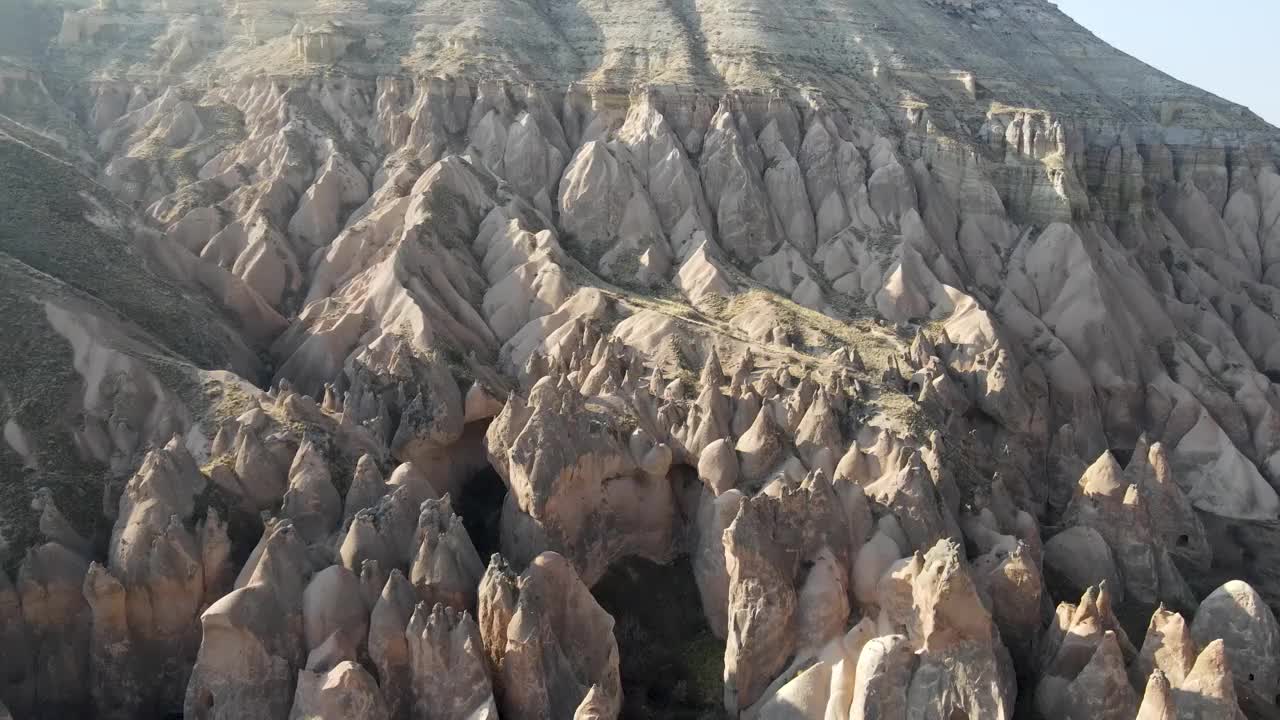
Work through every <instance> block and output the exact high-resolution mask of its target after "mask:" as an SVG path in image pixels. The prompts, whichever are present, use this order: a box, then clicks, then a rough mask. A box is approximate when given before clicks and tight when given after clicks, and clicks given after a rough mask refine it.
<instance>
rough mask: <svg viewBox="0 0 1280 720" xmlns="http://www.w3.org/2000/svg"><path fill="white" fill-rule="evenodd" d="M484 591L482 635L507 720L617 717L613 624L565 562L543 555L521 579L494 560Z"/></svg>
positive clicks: (618, 702) (619, 699)
mask: <svg viewBox="0 0 1280 720" xmlns="http://www.w3.org/2000/svg"><path fill="white" fill-rule="evenodd" d="M481 589H482V593H481V605H480V616H479V617H480V620H481V627H480V629H481V632H482V638H483V642H484V645H485V647H486V648H487V649H488V651H489V658H490V661H491V662H492V667H493V668H494V670H495V675H494V677H495V684H496V685H497V687H498V694H497V698H498V707H499V708H500V709H501V711H502V713H503V715H504V716H505V715H513V716H516V717H529V718H556V717H578V716H579V714H581V717H601V718H605V717H616V716H617V714H618V711H619V710H620V709H621V703H622V688H621V686H620V684H619V676H618V646H617V643H616V642H615V641H614V638H613V618H611V617H610V616H609V614H608V613H606V612H605V611H604V610H603V609H601V608H600V606H599V605H598V604H597V603H596V601H595V599H594V598H592V597H591V593H590V591H589V590H588V589H587V587H586V586H585V585H583V584H582V581H581V580H580V579H579V578H578V576H577V573H575V572H574V570H573V567H572V566H571V565H570V564H569V562H568V561H567V560H566V559H565V558H563V557H561V556H559V555H557V554H555V553H543V554H541V555H539V556H538V557H537V558H535V559H534V561H533V562H532V563H530V565H529V568H528V569H527V570H525V572H524V573H522V574H521V575H520V576H519V577H518V578H516V577H514V576H513V575H512V574H511V571H510V570H509V569H507V568H505V567H504V566H503V565H501V564H499V563H497V562H496V561H495V562H491V563H490V564H489V569H488V570H487V571H486V573H485V578H484V580H483V581H482V583H481ZM504 621H505V622H504ZM474 650H478V649H476V648H473V651H474ZM477 655H478V654H477ZM476 659H477V660H478V659H479V658H478V657H476ZM592 713H594V714H592Z"/></svg>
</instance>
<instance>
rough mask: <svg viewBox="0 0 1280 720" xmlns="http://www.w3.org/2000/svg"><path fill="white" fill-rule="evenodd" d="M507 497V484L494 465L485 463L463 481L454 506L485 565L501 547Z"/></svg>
mask: <svg viewBox="0 0 1280 720" xmlns="http://www.w3.org/2000/svg"><path fill="white" fill-rule="evenodd" d="M506 497H507V486H506V483H504V482H502V476H500V475H498V471H497V470H494V469H493V466H492V465H489V464H487V463H486V464H485V466H484V467H483V468H482V469H480V470H479V471H477V472H476V473H474V474H473V475H472V476H471V478H470V479H468V480H467V481H466V482H465V483H463V484H462V487H461V489H460V490H459V492H458V498H457V499H456V500H455V501H454V509H455V511H456V512H457V513H458V515H460V516H461V517H462V526H463V527H464V528H466V530H467V535H469V536H470V537H471V544H472V545H474V546H475V548H476V553H478V554H479V555H480V560H481V561H482V562H484V563H485V564H488V562H489V556H490V555H492V554H493V553H496V552H499V551H500V550H501V548H500V547H499V545H500V536H501V524H502V503H503V501H504V500H506Z"/></svg>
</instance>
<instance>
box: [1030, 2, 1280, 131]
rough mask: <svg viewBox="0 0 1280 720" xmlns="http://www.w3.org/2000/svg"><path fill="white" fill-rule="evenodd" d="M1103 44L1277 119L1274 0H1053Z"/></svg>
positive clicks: (1278, 55)
mask: <svg viewBox="0 0 1280 720" xmlns="http://www.w3.org/2000/svg"><path fill="white" fill-rule="evenodd" d="M1052 1H1053V2H1055V3H1056V4H1057V5H1058V7H1059V8H1060V9H1061V10H1062V11H1063V12H1064V13H1066V14H1067V15H1070V16H1071V17H1072V18H1073V19H1075V21H1076V22H1078V23H1080V24H1081V25H1083V26H1085V27H1086V28H1089V30H1091V31H1092V32H1093V34H1094V35H1097V36H1098V37H1100V38H1102V39H1103V40H1105V41H1106V42H1107V43H1109V44H1110V45H1112V46H1114V47H1116V48H1119V49H1120V50H1123V51H1124V52H1126V53H1128V54H1130V55H1132V56H1134V57H1136V58H1138V59H1139V60H1141V61H1143V62H1145V63H1147V64H1148V65H1151V66H1153V67H1156V68H1159V69H1160V70H1163V71H1164V72H1166V73H1168V74H1170V75H1172V76H1174V77H1176V78H1178V79H1179V80H1182V81H1183V82H1187V83H1190V84H1192V85H1195V86H1197V87H1201V88H1204V89H1205V90H1208V91H1209V92H1212V93H1213V94H1215V95H1218V96H1219V97H1223V98H1226V99H1227V100H1230V101H1232V102H1236V103H1239V104H1241V105H1245V106H1247V107H1248V108H1249V109H1250V110H1253V111H1254V112H1255V113H1257V114H1258V115H1261V116H1262V117H1263V118H1265V119H1266V120H1267V121H1268V122H1270V123H1271V124H1272V125H1277V126H1280V47H1277V46H1278V45H1280V35H1277V28H1280V0H1213V1H1212V2H1206V1H1205V0H1052Z"/></svg>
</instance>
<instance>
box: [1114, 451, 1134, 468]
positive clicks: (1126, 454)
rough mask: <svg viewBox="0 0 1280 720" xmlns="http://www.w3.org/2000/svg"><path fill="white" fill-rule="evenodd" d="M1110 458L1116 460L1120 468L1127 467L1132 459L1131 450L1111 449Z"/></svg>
mask: <svg viewBox="0 0 1280 720" xmlns="http://www.w3.org/2000/svg"><path fill="white" fill-rule="evenodd" d="M1111 457H1114V458H1115V459H1116V462H1117V463H1119V464H1120V467H1129V461H1130V460H1132V459H1133V448H1128V449H1124V448H1111Z"/></svg>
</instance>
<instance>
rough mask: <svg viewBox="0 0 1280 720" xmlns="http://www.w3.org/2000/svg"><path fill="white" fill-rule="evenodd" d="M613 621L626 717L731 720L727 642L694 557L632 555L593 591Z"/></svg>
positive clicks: (639, 719) (623, 715) (632, 719)
mask: <svg viewBox="0 0 1280 720" xmlns="http://www.w3.org/2000/svg"><path fill="white" fill-rule="evenodd" d="M591 592H592V594H594V595H595V597H596V601H597V602H599V603H600V605H601V606H602V607H604V609H605V610H607V611H608V612H609V614H610V615H612V616H613V619H614V627H613V634H614V637H615V638H617V641H618V654H619V659H620V665H621V674H622V694H623V704H622V713H621V715H620V718H621V720H650V719H653V720H656V719H657V718H664V719H665V718H670V719H671V720H716V719H719V718H724V717H725V715H724V710H723V702H724V643H723V642H722V641H721V640H719V639H717V638H716V636H715V635H713V634H712V632H711V628H710V627H709V626H708V625H707V620H706V618H705V617H703V614H702V600H701V598H700V597H699V595H698V586H697V583H696V582H695V581H694V578H693V567H692V565H690V563H689V559H688V558H687V557H682V558H680V559H678V560H676V561H675V562H673V563H671V564H670V565H659V564H657V563H654V562H650V561H649V560H645V559H643V558H639V557H629V558H624V559H622V560H619V561H617V562H615V563H614V564H613V565H611V566H610V567H609V571H608V572H606V573H605V574H604V577H602V578H601V579H600V581H599V582H597V583H596V585H595V587H593V588H592V589H591Z"/></svg>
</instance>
